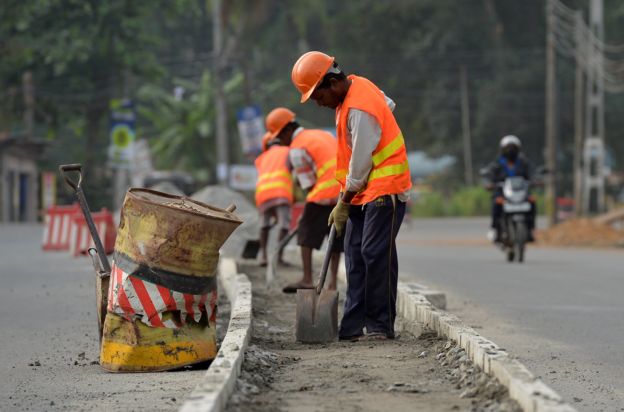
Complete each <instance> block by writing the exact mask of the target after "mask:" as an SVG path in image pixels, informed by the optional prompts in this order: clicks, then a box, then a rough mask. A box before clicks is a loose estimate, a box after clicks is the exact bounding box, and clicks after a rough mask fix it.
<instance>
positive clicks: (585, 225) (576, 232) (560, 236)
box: [537, 218, 624, 247]
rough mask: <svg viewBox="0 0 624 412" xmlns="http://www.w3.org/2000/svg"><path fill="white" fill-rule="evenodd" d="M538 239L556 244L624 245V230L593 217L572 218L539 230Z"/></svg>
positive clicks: (545, 242) (549, 243) (544, 242)
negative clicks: (597, 220) (604, 223)
mask: <svg viewBox="0 0 624 412" xmlns="http://www.w3.org/2000/svg"><path fill="white" fill-rule="evenodd" d="M537 240H538V241H539V243H543V244H546V245H554V246H593V247H624V231H622V230H617V229H614V228H612V227H611V226H608V225H603V224H599V223H596V222H595V221H594V220H592V219H586V218H581V219H571V220H568V221H566V222H564V223H561V224H558V225H556V226H554V227H552V228H550V229H546V230H540V231H538V232H537Z"/></svg>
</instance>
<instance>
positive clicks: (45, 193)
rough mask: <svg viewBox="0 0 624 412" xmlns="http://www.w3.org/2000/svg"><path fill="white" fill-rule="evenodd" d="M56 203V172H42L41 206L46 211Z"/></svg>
mask: <svg viewBox="0 0 624 412" xmlns="http://www.w3.org/2000/svg"><path fill="white" fill-rule="evenodd" d="M55 204H56V173H55V172H41V208H42V209H43V210H44V211H45V210H48V208H49V207H50V206H54V205H55Z"/></svg>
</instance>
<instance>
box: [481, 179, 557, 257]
mask: <svg viewBox="0 0 624 412" xmlns="http://www.w3.org/2000/svg"><path fill="white" fill-rule="evenodd" d="M545 173H547V171H546V169H545V168H543V167H539V168H538V169H537V173H536V174H537V176H538V178H537V179H536V180H535V181H529V180H527V179H525V178H524V177H521V176H513V177H507V178H505V180H504V181H502V182H498V183H496V184H491V183H490V184H488V185H487V186H488V187H489V188H490V189H496V190H497V191H498V192H499V195H498V196H496V198H495V202H496V203H497V204H499V205H501V206H502V215H501V217H500V220H499V225H498V230H499V233H498V239H496V241H495V244H496V245H497V246H498V247H500V248H501V250H502V251H503V252H504V253H505V255H506V257H507V261H508V262H513V261H514V260H515V261H517V262H519V263H522V262H524V256H525V250H526V244H527V243H528V242H529V241H530V231H529V219H530V218H531V217H530V215H531V209H532V208H533V203H534V199H532V197H531V195H530V194H529V188H530V187H532V186H539V185H541V180H542V177H543V175H544V174H545ZM481 176H483V177H485V178H486V180H487V178H488V177H489V176H490V169H489V168H484V169H481Z"/></svg>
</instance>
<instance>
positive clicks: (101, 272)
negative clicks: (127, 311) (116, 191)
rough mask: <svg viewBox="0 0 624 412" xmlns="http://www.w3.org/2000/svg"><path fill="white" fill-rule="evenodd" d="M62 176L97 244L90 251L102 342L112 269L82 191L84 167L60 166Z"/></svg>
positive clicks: (76, 165)
mask: <svg viewBox="0 0 624 412" xmlns="http://www.w3.org/2000/svg"><path fill="white" fill-rule="evenodd" d="M59 170H60V171H61V175H62V176H63V179H65V182H66V183H67V185H69V187H71V188H72V189H73V191H74V193H75V195H76V198H78V203H79V204H80V208H81V209H82V214H83V215H84V217H85V220H86V222H87V226H88V227H89V232H90V233H91V237H92V238H93V243H95V249H93V248H90V249H89V256H91V260H92V262H93V268H94V269H95V274H96V277H95V296H96V302H97V315H98V330H99V334H100V340H102V327H103V325H104V317H105V316H106V306H107V301H108V286H109V283H110V273H111V267H110V264H109V263H108V258H107V257H106V253H105V252H104V246H103V245H102V241H101V240H100V235H99V234H98V232H97V229H96V228H95V224H94V223H93V219H92V218H91V212H90V211H89V205H88V204H87V199H86V198H85V195H84V192H83V190H82V165H80V164H70V165H61V166H59ZM69 172H77V173H78V182H77V183H76V182H75V181H74V180H72V179H71V178H70V177H69Z"/></svg>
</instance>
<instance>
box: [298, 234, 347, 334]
mask: <svg viewBox="0 0 624 412" xmlns="http://www.w3.org/2000/svg"><path fill="white" fill-rule="evenodd" d="M335 239H336V228H335V227H334V225H332V227H331V230H330V231H329V240H328V242H327V250H326V251H325V259H324V260H323V267H322V268H321V275H320V278H319V281H318V284H317V285H316V287H315V288H314V289H298V290H297V322H296V337H297V340H298V341H299V342H302V343H324V342H331V341H333V340H335V339H336V336H338V292H337V291H335V290H327V289H323V285H324V284H325V278H326V277H327V269H328V267H329V261H330V259H331V254H332V253H331V251H332V246H333V245H334V240H335Z"/></svg>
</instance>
